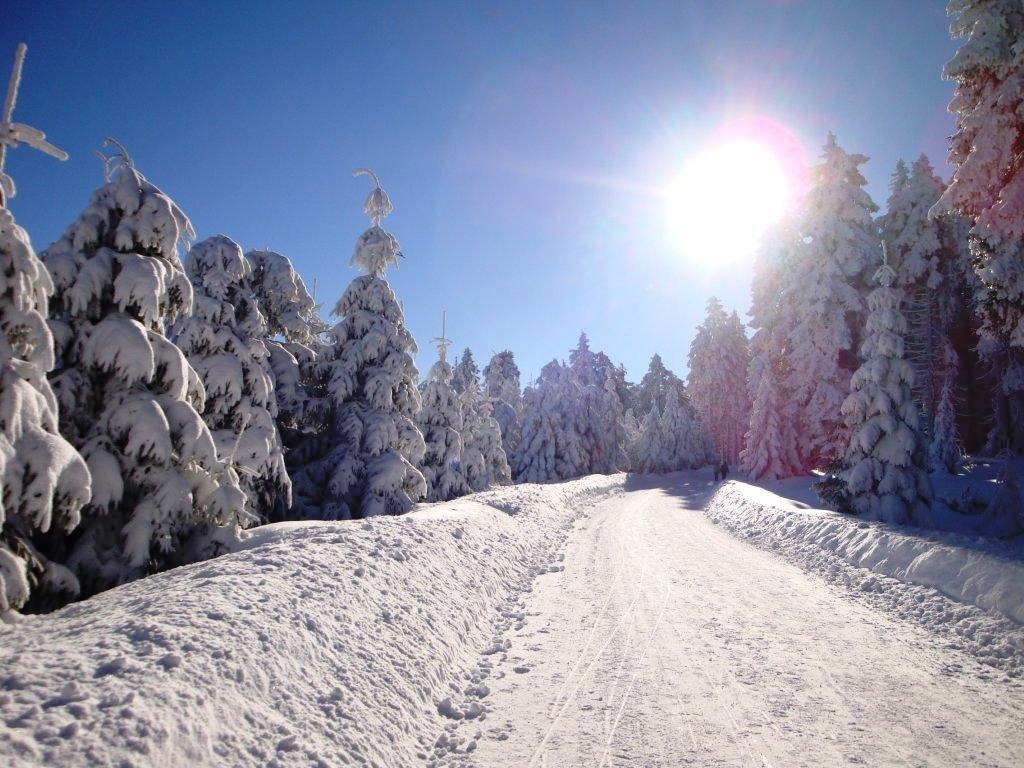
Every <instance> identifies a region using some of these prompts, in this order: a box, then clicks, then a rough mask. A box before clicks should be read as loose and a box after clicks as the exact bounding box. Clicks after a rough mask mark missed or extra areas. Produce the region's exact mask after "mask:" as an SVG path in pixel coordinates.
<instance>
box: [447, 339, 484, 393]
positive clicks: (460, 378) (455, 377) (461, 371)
mask: <svg viewBox="0 0 1024 768" xmlns="http://www.w3.org/2000/svg"><path fill="white" fill-rule="evenodd" d="M470 382H475V383H476V385H477V389H479V388H480V369H479V368H478V367H477V364H476V361H475V360H473V351H472V350H471V349H470V348H469V347H466V348H465V349H464V350H462V357H461V358H459V362H458V363H456V364H455V367H454V368H452V389H454V390H455V391H456V392H457V393H458V394H460V395H461V394H462V393H463V392H465V391H466V389H467V388H468V387H469V386H470Z"/></svg>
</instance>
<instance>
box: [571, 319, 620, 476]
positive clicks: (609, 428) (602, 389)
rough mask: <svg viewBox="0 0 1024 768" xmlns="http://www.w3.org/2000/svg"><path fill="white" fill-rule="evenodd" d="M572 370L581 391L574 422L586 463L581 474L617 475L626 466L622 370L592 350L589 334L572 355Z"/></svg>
mask: <svg viewBox="0 0 1024 768" xmlns="http://www.w3.org/2000/svg"><path fill="white" fill-rule="evenodd" d="M569 368H570V371H571V372H572V375H573V377H574V378H575V379H576V383H577V385H578V391H579V400H578V401H577V403H576V412H575V419H574V420H575V423H576V430H577V432H578V433H579V435H580V440H581V442H582V450H583V453H584V456H585V461H586V466H585V467H584V468H582V473H583V474H589V473H601V474H611V473H613V472H618V471H620V470H621V469H622V468H623V467H624V466H625V465H626V455H625V440H626V435H625V429H624V427H623V425H622V416H623V410H624V409H623V404H622V399H621V397H620V396H619V392H618V388H617V387H616V377H617V376H618V375H619V371H618V370H617V369H616V368H615V366H614V365H613V364H612V361H611V360H610V359H609V358H608V356H607V355H606V354H605V353H604V352H593V351H591V349H590V341H589V339H588V338H587V334H586V333H581V334H580V339H579V343H578V344H577V345H576V348H575V349H573V350H571V351H570V352H569Z"/></svg>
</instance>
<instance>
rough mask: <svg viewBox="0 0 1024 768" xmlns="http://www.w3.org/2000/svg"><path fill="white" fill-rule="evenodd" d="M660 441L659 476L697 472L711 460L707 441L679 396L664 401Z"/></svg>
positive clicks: (713, 455) (709, 446) (693, 414)
mask: <svg viewBox="0 0 1024 768" xmlns="http://www.w3.org/2000/svg"><path fill="white" fill-rule="evenodd" d="M661 440H662V446H661V447H662V461H661V466H660V468H659V471H661V472H676V471H678V470H680V469H697V468H698V467H702V466H704V465H705V464H707V463H708V462H710V461H713V460H715V451H714V446H713V444H712V442H711V438H710V437H709V435H708V433H707V431H706V430H705V429H704V426H703V424H701V421H700V418H699V417H698V416H697V413H696V412H695V411H694V409H693V406H692V405H690V403H689V402H688V401H687V400H686V399H685V397H684V396H683V394H682V393H681V392H680V393H676V394H674V395H672V396H669V397H668V398H667V402H666V405H665V410H664V412H663V413H662V414H661Z"/></svg>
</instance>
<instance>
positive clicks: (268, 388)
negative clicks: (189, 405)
mask: <svg viewBox="0 0 1024 768" xmlns="http://www.w3.org/2000/svg"><path fill="white" fill-rule="evenodd" d="M185 272H186V273H187V274H188V276H189V278H191V280H192V292H193V296H194V302H193V310H192V313H191V314H189V315H186V316H184V317H181V318H179V319H178V320H177V322H175V323H174V325H172V326H171V329H170V333H169V335H170V338H171V340H172V341H173V342H174V343H175V344H177V346H178V347H179V349H181V350H182V352H184V353H185V357H186V359H187V360H188V361H189V364H191V365H192V367H193V368H195V370H196V371H197V372H198V373H199V375H200V377H201V378H202V380H203V387H204V389H205V390H206V403H205V405H204V407H203V411H202V415H203V419H204V420H205V421H206V424H207V426H209V427H210V432H211V434H212V435H213V440H214V443H215V444H216V446H217V453H218V455H219V456H220V458H221V460H223V461H225V462H228V463H230V464H231V465H232V467H233V468H234V469H235V471H236V472H237V474H238V475H239V479H240V485H241V488H242V490H243V491H245V494H246V511H247V513H248V521H249V522H257V521H259V522H266V521H268V520H280V519H282V518H283V517H284V516H285V514H286V512H287V510H288V508H289V507H291V500H292V486H291V480H290V479H289V477H288V472H287V470H286V469H285V464H284V450H283V447H282V445H281V438H280V435H279V434H278V431H277V424H276V423H275V418H274V417H275V416H276V414H277V400H276V398H275V396H274V377H273V373H272V371H271V367H270V362H269V353H268V351H267V347H266V344H265V343H264V339H265V337H266V335H267V325H266V320H265V318H264V317H263V314H262V313H261V312H260V310H259V307H258V305H257V303H256V300H255V297H254V296H253V294H252V292H251V290H249V287H248V283H249V281H250V278H251V272H252V263H251V262H250V261H249V260H247V259H246V258H245V257H244V256H243V255H242V249H241V248H240V247H239V246H238V244H237V243H236V242H234V241H233V240H231V239H230V238H228V237H225V236H224V235H216V236H214V237H210V238H207V239H206V240H203V241H202V242H200V243H197V244H196V245H194V246H192V248H191V249H190V250H189V252H188V254H187V256H186V257H185Z"/></svg>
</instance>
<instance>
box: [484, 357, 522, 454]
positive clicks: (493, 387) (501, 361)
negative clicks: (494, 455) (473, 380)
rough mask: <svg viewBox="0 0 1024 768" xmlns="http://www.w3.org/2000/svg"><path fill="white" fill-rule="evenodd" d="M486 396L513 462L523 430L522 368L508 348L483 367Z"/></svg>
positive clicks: (506, 450)
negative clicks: (520, 374)
mask: <svg viewBox="0 0 1024 768" xmlns="http://www.w3.org/2000/svg"><path fill="white" fill-rule="evenodd" d="M483 373H484V394H485V395H487V397H488V398H490V401H491V407H492V408H493V415H494V420H495V421H496V422H498V425H499V426H500V427H501V447H502V448H503V449H504V451H505V455H506V456H508V457H509V460H510V462H511V460H512V457H513V456H515V454H516V450H517V449H518V446H519V437H520V431H521V428H522V413H523V395H522V387H521V385H520V382H519V366H517V365H516V361H515V357H514V356H513V355H512V352H510V351H509V350H507V349H505V350H502V351H501V352H498V353H497V354H496V355H494V356H493V357H492V358H491V361H490V362H489V363H487V365H486V366H484V371H483Z"/></svg>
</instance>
